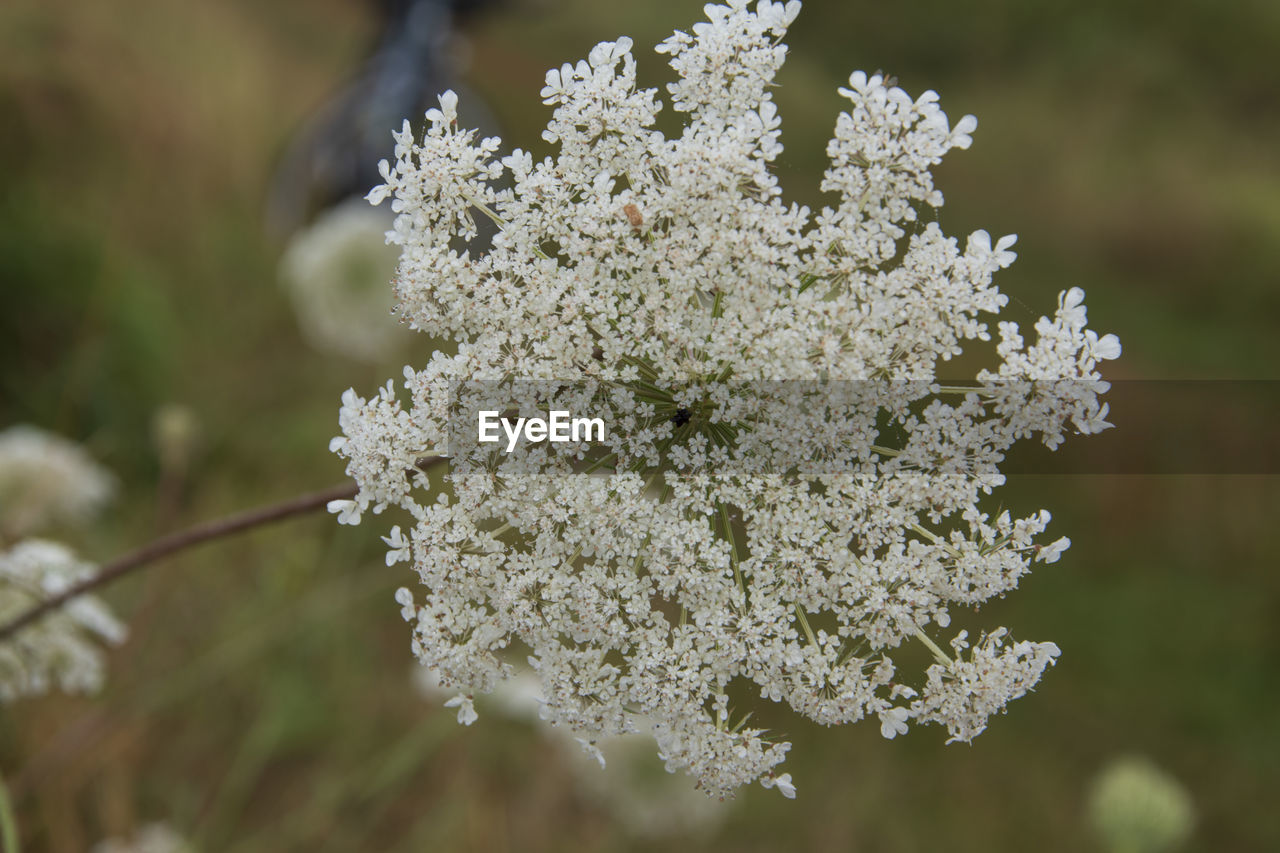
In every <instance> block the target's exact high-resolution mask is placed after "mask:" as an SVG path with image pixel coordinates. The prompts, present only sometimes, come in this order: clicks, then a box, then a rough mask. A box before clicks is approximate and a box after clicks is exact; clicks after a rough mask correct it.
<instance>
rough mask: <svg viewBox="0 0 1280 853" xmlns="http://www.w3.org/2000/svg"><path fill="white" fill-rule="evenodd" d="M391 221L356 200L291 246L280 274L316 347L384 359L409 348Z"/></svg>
mask: <svg viewBox="0 0 1280 853" xmlns="http://www.w3.org/2000/svg"><path fill="white" fill-rule="evenodd" d="M391 222H392V217H391V216H390V215H389V214H388V213H387V212H385V211H382V210H377V209H375V208H372V207H370V206H369V205H367V204H365V203H364V202H363V201H361V200H360V199H353V200H350V201H347V202H344V203H342V204H340V205H338V206H337V207H335V208H333V209H331V210H329V211H327V212H325V213H324V214H323V215H321V217H320V218H319V219H317V220H316V222H315V224H313V225H311V226H310V227H309V228H307V229H306V230H304V231H302V232H299V233H298V234H297V235H295V236H294V237H293V239H292V240H290V242H289V245H288V247H287V248H286V249H285V252H284V255H283V256H282V257H281V259H280V275H281V277H282V278H283V280H284V282H285V284H286V286H287V287H288V290H289V296H290V297H291V298H292V300H293V307H294V311H295V313H296V314H297V316H298V323H299V325H300V326H301V327H302V331H303V333H304V334H305V335H306V336H307V339H308V340H309V341H310V342H311V344H312V345H313V346H315V347H316V348H318V349H323V350H329V351H332V352H335V353H339V354H341V355H345V356H348V357H350V358H355V359H360V360H362V361H380V360H382V359H385V358H387V357H388V356H390V355H392V354H393V353H394V352H395V350H396V348H397V347H398V346H401V345H403V344H404V343H405V341H406V337H407V336H406V335H405V332H404V329H403V328H402V327H401V326H400V324H399V323H397V322H396V319H395V317H394V316H393V315H392V310H393V309H394V307H395V299H394V298H393V296H392V293H391V291H390V289H389V288H388V287H387V282H389V281H390V280H391V278H392V277H393V276H394V274H395V270H396V257H397V255H398V251H397V250H396V248H395V247H393V246H388V245H387V237H386V235H387V231H388V230H389V229H390V228H391Z"/></svg>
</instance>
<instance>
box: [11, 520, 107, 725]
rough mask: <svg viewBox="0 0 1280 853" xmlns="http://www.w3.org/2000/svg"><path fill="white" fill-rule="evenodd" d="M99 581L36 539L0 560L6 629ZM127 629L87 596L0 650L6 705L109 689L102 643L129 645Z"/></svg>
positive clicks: (55, 546) (67, 553)
mask: <svg viewBox="0 0 1280 853" xmlns="http://www.w3.org/2000/svg"><path fill="white" fill-rule="evenodd" d="M93 573H94V567H93V566H91V565H89V564H87V563H84V562H81V561H80V560H78V559H77V558H76V556H75V555H74V554H73V553H71V551H70V550H68V549H67V548H66V547H65V546H63V545H59V544H57V543H54V542H46V541H44V540H40V539H29V540H27V541H25V542H21V543H19V544H18V545H15V546H14V547H13V548H11V549H10V550H9V551H7V552H3V553H0V624H6V623H8V622H9V621H10V620H12V619H14V618H16V617H18V616H20V615H22V614H23V613H25V612H27V611H28V610H30V609H31V608H32V607H34V606H36V605H38V604H39V603H40V602H42V601H44V600H45V599H46V598H49V597H50V596H54V595H57V594H58V593H60V592H63V591H64V590H66V589H68V588H69V587H71V586H72V585H74V584H75V583H77V582H79V581H82V580H84V579H86V578H88V577H90V576H92V575H93ZM124 638H125V628H124V625H122V624H121V623H120V622H119V621H118V620H117V619H116V618H115V616H113V615H112V613H111V611H110V610H109V609H107V607H106V605H105V604H103V603H102V601H101V600H99V599H98V598H97V597H96V596H92V595H82V596H79V597H78V598H74V599H72V600H71V601H69V602H67V603H66V604H64V605H63V606H62V607H60V608H58V609H57V610H56V611H54V612H52V613H49V614H48V615H46V616H44V617H43V618H42V619H41V620H40V621H39V622H36V623H35V624H34V625H30V626H28V627H27V628H24V629H23V630H22V631H20V632H19V633H18V634H17V635H16V636H14V637H12V638H10V639H8V640H5V641H3V642H0V702H11V701H13V700H14V699H17V698H19V697H22V696H38V695H40V694H43V693H47V692H48V691H49V690H50V689H51V688H54V687H56V688H58V689H60V690H62V691H63V692H66V693H92V692H95V691H97V690H98V689H100V688H101V687H102V682H103V678H104V662H103V655H102V649H101V648H100V643H102V642H106V643H109V644H111V645H118V644H120V643H122V642H124Z"/></svg>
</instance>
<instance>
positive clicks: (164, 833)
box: [91, 823, 195, 853]
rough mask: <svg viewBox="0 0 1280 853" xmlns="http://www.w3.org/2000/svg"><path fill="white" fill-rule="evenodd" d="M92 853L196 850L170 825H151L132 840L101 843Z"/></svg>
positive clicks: (150, 852)
mask: <svg viewBox="0 0 1280 853" xmlns="http://www.w3.org/2000/svg"><path fill="white" fill-rule="evenodd" d="M91 853H195V848H194V847H193V846H191V843H190V842H189V841H187V840H186V839H185V838H183V837H182V836H181V835H179V834H178V833H177V832H175V831H174V830H173V829H172V828H171V827H170V826H169V825H168V824H164V823H151V824H147V825H146V826H144V827H142V828H141V829H139V830H138V831H137V832H135V833H134V834H133V836H132V837H130V838H108V839H106V840H105V841H99V842H98V843H97V844H95V845H94V846H93V850H92V851H91Z"/></svg>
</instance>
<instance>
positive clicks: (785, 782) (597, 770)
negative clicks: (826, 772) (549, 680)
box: [549, 720, 795, 841]
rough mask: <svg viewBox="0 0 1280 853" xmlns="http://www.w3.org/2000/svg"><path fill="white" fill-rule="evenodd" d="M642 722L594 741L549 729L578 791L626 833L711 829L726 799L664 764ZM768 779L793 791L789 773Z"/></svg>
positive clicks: (664, 834) (643, 835) (787, 793)
mask: <svg viewBox="0 0 1280 853" xmlns="http://www.w3.org/2000/svg"><path fill="white" fill-rule="evenodd" d="M647 725H648V721H647V720H639V721H637V732H635V733H633V734H626V735H613V736H610V737H604V738H600V739H598V740H595V741H588V740H587V739H585V738H581V737H578V738H574V737H569V736H568V735H566V734H565V733H564V730H563V729H561V728H559V727H557V728H555V729H552V730H551V732H549V734H550V735H551V736H552V737H553V738H554V740H555V741H556V742H558V743H560V744H562V745H563V746H564V748H565V750H566V752H567V753H568V757H569V759H570V767H571V769H572V772H573V774H574V778H575V780H576V782H577V785H576V788H577V791H578V793H579V795H580V796H581V797H582V798H583V799H585V800H587V801H589V802H593V803H595V804H596V805H598V806H600V807H602V808H604V809H605V810H607V811H608V813H609V814H610V815H612V816H613V818H614V819H615V820H616V821H617V822H618V825H619V826H620V827H621V828H622V829H623V830H625V831H626V832H627V834H628V835H630V836H632V837H634V838H637V839H647V840H651V841H656V840H659V839H662V838H668V837H675V836H687V835H691V834H692V835H697V834H698V833H701V832H707V831H710V830H712V829H714V828H715V827H716V826H717V825H719V824H720V823H721V822H722V821H723V820H724V819H725V817H726V816H727V815H728V813H729V805H728V804H727V803H722V802H718V801H716V800H712V799H709V798H708V797H706V796H705V795H704V794H702V793H701V792H699V791H698V790H697V788H696V786H695V784H694V782H693V781H692V780H691V779H689V778H688V777H687V776H686V775H685V774H683V773H674V772H672V771H671V770H668V769H664V767H663V762H662V761H661V760H659V758H658V756H656V755H654V749H653V737H652V736H651V735H649V734H648V733H647V732H646V731H645V729H646V727H647ZM766 778H767V777H766ZM772 781H773V783H774V784H776V786H777V788H778V790H779V791H780V792H781V793H782V795H783V796H784V797H790V798H794V797H795V788H794V787H792V785H791V776H790V774H786V773H784V774H782V775H781V776H779V777H777V779H774V780H772ZM761 783H762V784H764V786H765V787H766V788H768V787H773V785H770V784H767V783H766V782H765V779H761Z"/></svg>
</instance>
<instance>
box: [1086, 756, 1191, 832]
mask: <svg viewBox="0 0 1280 853" xmlns="http://www.w3.org/2000/svg"><path fill="white" fill-rule="evenodd" d="M1089 818H1090V821H1091V822H1092V824H1093V827H1094V829H1095V830H1097V832H1098V835H1099V836H1101V838H1102V840H1103V842H1104V843H1105V844H1106V845H1107V848H1108V849H1109V850H1112V851H1115V853H1159V851H1166V850H1176V849H1177V848H1178V847H1181V846H1182V845H1183V844H1184V843H1185V842H1186V841H1187V839H1188V838H1189V837H1190V836H1191V828H1192V826H1193V825H1194V823H1195V807H1194V806H1193V805H1192V802H1191V797H1190V795H1189V794H1187V791H1186V789H1185V788H1184V787H1183V786H1182V784H1181V783H1180V782H1178V780H1177V779H1175V778H1173V777H1172V776H1170V775H1169V774H1168V773H1166V772H1165V771H1163V770H1161V769H1160V768H1159V767H1157V766H1156V765H1155V764H1153V763H1152V762H1151V761H1150V760H1149V759H1146V758H1141V757H1138V756H1126V757H1122V758H1118V759H1116V760H1115V761H1113V762H1111V764H1109V765H1108V766H1107V767H1106V769H1104V770H1103V771H1102V772H1101V773H1100V774H1099V775H1098V778H1097V779H1096V780H1095V781H1094V784H1093V790H1092V791H1091V792H1090V794H1089Z"/></svg>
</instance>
